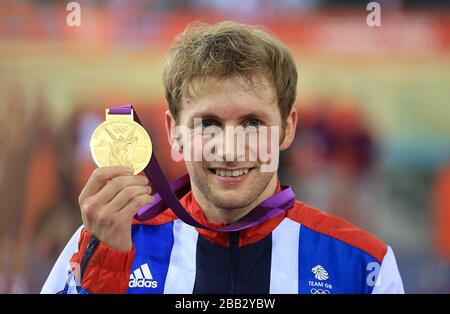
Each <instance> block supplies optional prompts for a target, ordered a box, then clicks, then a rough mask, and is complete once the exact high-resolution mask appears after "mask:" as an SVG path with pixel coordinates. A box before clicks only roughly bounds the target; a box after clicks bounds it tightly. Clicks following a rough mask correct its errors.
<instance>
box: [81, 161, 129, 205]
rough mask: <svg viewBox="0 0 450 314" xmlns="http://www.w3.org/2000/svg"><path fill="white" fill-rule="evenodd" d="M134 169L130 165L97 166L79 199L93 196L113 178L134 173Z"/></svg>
mask: <svg viewBox="0 0 450 314" xmlns="http://www.w3.org/2000/svg"><path fill="white" fill-rule="evenodd" d="M132 174H133V170H132V169H130V168H128V167H100V168H97V169H96V170H95V171H94V172H93V173H92V175H91V177H90V178H89V180H88V182H87V183H86V186H85V187H84V189H83V191H82V192H81V193H80V196H79V201H80V203H82V202H83V200H85V199H86V198H88V197H90V196H93V195H94V194H96V193H97V192H98V191H100V190H101V188H102V187H103V186H104V185H105V184H106V183H107V182H108V181H109V180H111V179H112V178H114V177H117V176H125V175H128V176H129V175H132Z"/></svg>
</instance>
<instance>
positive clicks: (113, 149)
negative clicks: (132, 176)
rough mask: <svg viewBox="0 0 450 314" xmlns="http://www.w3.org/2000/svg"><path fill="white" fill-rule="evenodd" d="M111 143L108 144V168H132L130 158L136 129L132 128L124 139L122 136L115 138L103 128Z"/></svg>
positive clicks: (135, 138) (134, 142) (135, 137)
mask: <svg viewBox="0 0 450 314" xmlns="http://www.w3.org/2000/svg"><path fill="white" fill-rule="evenodd" d="M105 131H106V132H107V133H108V135H109V137H110V139H111V140H112V143H109V149H110V151H109V158H108V165H109V166H133V168H134V165H133V162H132V156H133V152H134V148H135V147H136V143H137V140H138V138H137V136H134V133H135V131H136V127H133V128H132V129H131V131H130V132H129V134H128V136H127V137H126V138H125V137H124V136H122V135H119V136H118V137H116V136H115V135H114V134H113V133H112V132H111V131H110V130H108V128H105Z"/></svg>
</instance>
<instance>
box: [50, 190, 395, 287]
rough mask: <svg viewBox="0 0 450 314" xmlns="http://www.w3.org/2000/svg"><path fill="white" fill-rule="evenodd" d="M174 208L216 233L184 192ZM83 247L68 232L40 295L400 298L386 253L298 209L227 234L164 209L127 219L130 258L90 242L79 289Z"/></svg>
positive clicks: (344, 227)
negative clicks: (377, 295) (179, 206)
mask: <svg viewBox="0 0 450 314" xmlns="http://www.w3.org/2000/svg"><path fill="white" fill-rule="evenodd" d="M279 189H280V188H279V187H278V190H279ZM181 203H182V205H183V206H184V207H185V208H186V209H187V210H188V211H189V212H190V214H191V215H192V216H193V217H194V218H195V219H197V221H199V222H200V223H202V224H204V225H207V226H211V227H219V226H220V225H216V224H211V223H209V222H208V221H207V220H206V217H205V216H204V214H203V212H202V210H201V209H200V207H199V205H198V204H197V202H196V201H195V199H194V197H193V195H192V192H189V193H188V194H187V195H186V196H185V197H183V198H182V199H181ZM91 239H92V236H91V235H90V234H89V232H88V231H87V230H86V229H84V228H83V227H80V228H79V229H78V230H77V231H76V232H75V234H74V235H73V236H72V238H71V239H70V241H69V243H68V244H67V246H66V247H65V249H64V250H63V252H62V253H61V255H60V257H59V258H58V260H57V261H56V264H55V265H54V267H53V269H52V271H51V273H50V275H49V277H48V279H47V281H46V282H45V284H44V286H43V288H42V291H41V293H152V294H158V293H166V294H167V293H169V294H175V293H187V294H190V293H272V294H273V293H275V294H280V293H289V294H298V293H300V294H342V293H346V294H347V293H349V294H360V293H363V294H370V293H404V289H403V284H402V280H401V277H400V274H399V271H398V268H397V264H396V260H395V257H394V253H393V251H392V249H391V248H390V247H389V246H387V245H386V244H384V243H383V242H381V241H380V240H378V239H377V238H376V237H374V236H373V235H371V234H369V233H367V232H366V231H364V230H361V229H359V228H357V227H355V226H354V225H352V224H350V223H348V222H346V221H345V220H343V219H340V218H337V217H334V216H331V215H328V214H326V213H324V212H322V211H320V210H317V209H314V208H312V207H310V206H308V205H306V204H304V203H302V202H300V201H296V202H295V206H294V207H293V208H292V209H290V210H288V211H287V212H285V213H284V214H282V215H280V216H277V217H274V218H272V219H271V220H268V221H265V222H263V223H261V224H259V225H256V226H254V227H250V228H248V229H245V230H242V231H239V232H234V233H222V232H215V231H209V230H203V229H196V228H194V227H192V226H190V225H187V224H185V223H184V222H182V221H181V220H179V219H178V218H177V217H176V216H175V214H173V212H172V211H170V210H167V211H166V212H164V213H163V214H161V215H159V216H157V217H155V218H153V219H152V220H150V221H147V222H145V223H142V222H139V221H137V220H135V221H134V222H133V226H132V239H133V248H132V250H131V251H130V252H120V251H117V250H114V249H112V248H110V247H108V246H107V245H105V244H104V243H100V244H99V245H98V247H97V248H96V250H95V251H94V253H93V254H92V256H91V258H90V260H89V262H88V264H87V265H86V266H85V268H84V271H83V275H82V281H81V282H80V264H81V263H82V259H83V256H84V255H85V251H86V248H87V247H88V245H89V243H90V242H91ZM88 250H89V248H88Z"/></svg>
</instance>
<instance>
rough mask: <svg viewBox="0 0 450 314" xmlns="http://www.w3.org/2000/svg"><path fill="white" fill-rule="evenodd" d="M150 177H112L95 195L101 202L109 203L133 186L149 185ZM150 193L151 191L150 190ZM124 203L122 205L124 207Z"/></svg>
mask: <svg viewBox="0 0 450 314" xmlns="http://www.w3.org/2000/svg"><path fill="white" fill-rule="evenodd" d="M148 183H149V182H148V179H147V177H145V176H140V175H138V176H120V177H115V178H112V179H111V180H109V181H108V183H106V185H105V186H104V187H103V188H102V189H101V190H100V191H99V192H98V193H97V194H96V195H95V196H94V197H95V198H96V199H97V202H98V203H99V204H108V203H109V202H111V200H113V199H114V197H116V195H117V194H118V193H119V192H120V191H122V190H123V189H125V188H126V187H132V186H140V185H141V186H147V185H148ZM149 193H150V192H149ZM123 206H124V205H122V206H120V207H119V208H122V207H123Z"/></svg>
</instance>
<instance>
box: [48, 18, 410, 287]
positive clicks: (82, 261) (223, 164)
mask: <svg viewBox="0 0 450 314" xmlns="http://www.w3.org/2000/svg"><path fill="white" fill-rule="evenodd" d="M296 86H297V71H296V67H295V64H294V62H293V59H292V57H291V55H290V53H289V52H288V50H287V49H286V47H285V46H284V45H283V44H282V43H281V42H279V41H278V40H277V39H276V38H274V37H273V36H271V35H270V34H268V33H267V32H265V31H263V30H261V29H260V28H257V27H254V26H249V25H243V24H238V23H234V22H222V23H218V24H214V25H206V24H194V25H192V26H191V27H189V28H188V29H187V30H186V31H185V32H184V33H182V34H181V35H180V36H179V37H178V38H177V39H176V41H175V43H174V45H173V46H172V48H171V50H170V53H169V57H168V59H167V62H166V65H165V68H164V87H165V91H166V99H167V102H168V104H169V110H168V111H167V113H166V127H167V133H168V138H169V141H170V143H171V144H172V147H173V151H174V152H178V153H179V154H181V156H182V157H183V158H184V160H185V162H186V166H187V169H188V173H189V177H190V183H191V191H189V193H188V194H187V195H185V196H184V197H183V198H182V199H181V200H180V202H181V204H182V205H183V206H184V208H186V210H187V211H188V212H189V214H190V215H191V216H192V217H193V218H194V219H196V220H197V221H198V222H199V223H201V224H203V225H204V226H207V227H209V229H200V228H195V227H193V226H190V225H188V224H186V223H184V222H182V221H181V220H180V219H179V218H178V217H177V216H176V215H175V214H174V213H173V212H172V211H170V210H169V211H166V212H164V213H163V214H160V215H159V216H157V217H155V218H153V219H151V220H148V221H145V222H139V221H137V220H135V219H134V217H135V214H136V213H137V212H138V210H139V209H140V208H141V207H142V206H144V205H145V204H149V203H151V202H152V201H153V197H152V196H151V195H150V192H151V191H150V188H149V187H148V180H147V178H146V177H144V176H139V175H137V176H133V175H132V171H131V170H130V169H127V168H122V167H104V168H99V169H97V170H96V171H95V172H94V173H93V174H92V176H91V178H90V179H89V181H88V182H87V184H86V186H85V188H84V189H83V191H82V192H81V194H80V197H79V202H80V208H81V213H82V218H83V226H82V227H80V229H79V230H78V231H77V232H76V233H75V234H74V235H73V237H72V239H71V240H70V241H69V243H68V244H67V246H66V248H65V249H64V251H63V253H62V254H61V256H60V257H59V259H58V260H57V262H56V264H55V266H54V268H53V270H52V272H51V274H50V276H49V278H48V279H47V282H46V283H45V285H44V287H43V289H42V292H43V293H295V294H296V293H302V294H332V293H403V292H404V291H403V284H402V281H401V277H400V274H399V272H398V269H397V265H396V261H395V257H394V254H393V251H392V249H391V248H390V247H389V246H387V245H386V244H384V243H383V242H381V241H380V240H378V239H377V238H375V237H374V236H372V235H370V234H369V233H367V232H365V231H363V230H361V229H359V228H357V227H355V226H353V225H352V224H350V223H348V222H346V221H344V220H342V219H340V218H337V217H333V216H330V215H327V214H325V213H323V212H321V211H320V210H317V209H314V208H312V207H310V206H308V205H306V204H304V203H302V202H301V201H298V200H297V201H295V202H292V204H291V205H290V206H289V209H288V210H286V211H283V212H282V213H278V214H277V215H272V216H270V215H268V217H266V218H267V219H262V220H260V221H258V222H257V223H256V222H255V223H251V224H249V225H248V226H247V227H246V228H244V229H242V230H240V231H233V232H224V231H221V230H219V231H218V230H217V229H220V228H223V227H224V226H229V225H233V224H234V223H235V222H237V221H240V219H241V218H242V217H244V216H246V215H247V214H249V213H252V212H253V211H254V210H255V208H260V207H258V205H259V204H261V203H262V202H263V201H265V200H270V199H273V198H274V197H277V195H279V193H280V192H281V191H282V189H283V188H282V186H281V184H280V182H279V179H278V176H277V171H276V167H274V168H273V167H267V166H268V164H270V163H274V164H275V165H277V163H278V157H279V156H278V155H279V151H280V150H285V149H287V148H288V147H289V146H290V144H291V143H292V141H293V139H294V135H295V128H296V125H297V112H296V110H295V108H294V107H293V104H294V101H295V97H296ZM180 128H182V129H183V130H185V132H184V134H181V135H180V132H178V130H179V129H180ZM199 130H200V132H199ZM211 130H213V131H211ZM199 134H200V141H196V140H195V136H196V135H199ZM230 134H231V137H230ZM238 134H243V135H244V139H245V140H244V141H240V142H239V141H236V142H233V144H232V145H227V143H228V141H229V139H230V138H233V139H234V138H235V135H238ZM274 134H275V135H276V136H275V137H274V136H273V135H274ZM220 135H223V136H220ZM254 135H256V137H253V136H254ZM220 138H225V139H226V140H225V141H220V140H219V139H220ZM255 138H257V139H258V141H255V140H254V139H255ZM264 138H265V139H266V140H267V141H266V142H264V141H260V140H259V139H264ZM196 142H197V144H198V142H200V145H194V144H195V143H196ZM211 143H213V145H211ZM264 143H265V144H264ZM261 148H263V149H261ZM207 151H210V152H211V153H212V155H214V158H208V156H206V155H207V154H205V152H207ZM264 151H266V152H267V153H268V154H269V157H270V158H268V159H265V158H262V156H261V154H260V153H261V152H264ZM199 152H200V156H201V158H193V157H195V156H198V153H199ZM255 156H256V158H252V157H255ZM266 203H267V202H266Z"/></svg>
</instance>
